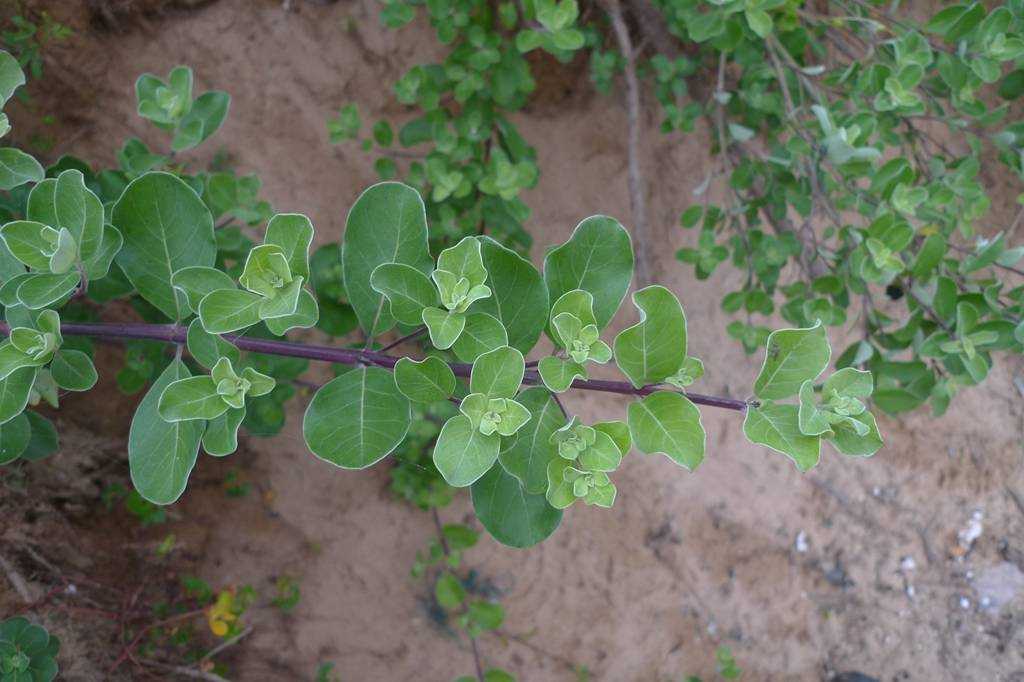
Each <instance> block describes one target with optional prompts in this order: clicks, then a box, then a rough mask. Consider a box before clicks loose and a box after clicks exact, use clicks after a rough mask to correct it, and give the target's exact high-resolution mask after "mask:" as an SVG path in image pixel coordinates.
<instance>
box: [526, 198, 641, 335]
mask: <svg viewBox="0 0 1024 682" xmlns="http://www.w3.org/2000/svg"><path fill="white" fill-rule="evenodd" d="M632 280H633V243H632V242H631V241H630V238H629V233H628V232H626V228H624V227H623V226H622V225H621V224H620V223H619V221H617V220H615V219H614V218H609V217H607V216H593V217H590V218H587V219H586V220H584V221H583V222H582V223H580V224H579V225H577V226H576V229H575V230H574V231H573V233H572V237H570V238H569V241H567V242H566V243H564V244H562V245H561V246H559V247H558V248H555V249H552V250H551V251H550V252H549V253H548V255H547V256H546V257H545V258H544V281H546V282H547V285H548V295H549V297H550V300H552V301H557V300H558V298H559V297H560V296H561V295H562V294H564V293H566V292H569V291H572V290H573V289H583V290H584V291H587V292H590V294H591V295H592V296H593V297H594V319H595V320H596V321H597V326H598V328H602V327H604V326H605V325H606V324H608V322H609V321H610V320H611V319H612V317H613V316H614V315H615V311H616V310H618V309H619V305H620V304H621V303H622V299H623V298H625V297H626V292H627V291H629V284H630V282H631V281H632Z"/></svg>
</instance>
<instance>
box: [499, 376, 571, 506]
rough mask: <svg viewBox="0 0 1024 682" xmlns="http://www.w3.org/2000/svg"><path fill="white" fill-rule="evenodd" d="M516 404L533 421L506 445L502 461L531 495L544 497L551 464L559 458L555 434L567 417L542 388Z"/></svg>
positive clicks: (520, 397)
mask: <svg viewBox="0 0 1024 682" xmlns="http://www.w3.org/2000/svg"><path fill="white" fill-rule="evenodd" d="M516 401H517V402H518V403H519V404H521V405H522V406H523V407H525V408H526V409H527V410H529V411H530V421H528V422H527V423H526V425H525V426H523V427H522V428H521V429H519V431H517V432H516V435H515V436H513V437H511V438H508V439H506V440H505V441H504V442H503V443H502V446H503V447H502V450H501V453H500V454H499V455H498V460H499V461H500V462H501V465H502V466H503V467H505V471H507V472H508V473H510V474H512V475H513V476H515V477H516V478H517V479H519V481H520V482H521V483H522V485H523V487H524V488H525V490H526V492H527V493H528V494H531V495H543V494H544V492H545V491H546V490H547V485H548V479H547V466H548V462H550V461H551V460H552V458H555V457H557V455H558V452H557V450H556V448H555V446H554V445H553V444H552V443H551V442H550V440H551V434H553V433H554V432H555V431H557V430H558V429H560V428H562V426H563V424H565V416H564V415H563V414H562V411H561V409H560V408H559V407H558V403H556V402H555V401H554V399H552V397H551V394H550V393H548V391H546V390H545V389H544V388H542V387H540V386H533V387H531V388H528V389H526V390H525V391H523V392H522V393H520V394H519V395H518V396H517V397H516Z"/></svg>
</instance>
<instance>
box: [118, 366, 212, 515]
mask: <svg viewBox="0 0 1024 682" xmlns="http://www.w3.org/2000/svg"><path fill="white" fill-rule="evenodd" d="M188 376H189V372H188V368H187V367H185V364H184V363H182V362H180V361H178V360H175V361H173V362H171V364H170V365H168V366H167V368H166V369H165V370H164V371H163V372H162V373H161V374H160V377H159V378H158V379H157V380H156V382H155V383H154V384H153V385H152V387H150V389H149V391H148V392H147V393H146V397H145V398H143V399H142V402H141V403H139V407H138V409H136V411H135V416H134V417H133V418H132V426H131V430H130V431H129V434H128V464H129V466H130V468H131V476H132V483H133V484H134V485H135V489H136V490H138V491H139V494H140V495H142V497H144V498H145V499H147V500H149V501H150V502H152V503H154V504H171V503H172V502H174V501H175V500H177V499H178V498H179V497H180V496H181V493H182V492H184V490H185V484H186V483H187V482H188V476H189V474H190V473H191V472H192V467H193V466H195V463H196V456H197V455H198V454H199V443H200V441H201V440H202V435H203V422H201V421H183V422H168V421H164V420H163V419H161V417H160V415H159V413H158V412H157V404H158V402H159V400H160V396H161V394H163V392H164V389H165V388H167V386H169V385H170V384H171V383H172V382H174V381H177V380H179V379H184V378H187V377H188Z"/></svg>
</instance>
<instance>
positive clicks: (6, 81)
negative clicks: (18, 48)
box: [0, 50, 25, 107]
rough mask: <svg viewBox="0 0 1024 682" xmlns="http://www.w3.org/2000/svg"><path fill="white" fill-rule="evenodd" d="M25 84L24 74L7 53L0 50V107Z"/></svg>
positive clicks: (15, 60) (16, 61) (16, 62)
mask: <svg viewBox="0 0 1024 682" xmlns="http://www.w3.org/2000/svg"><path fill="white" fill-rule="evenodd" d="M24 84H25V72H24V71H22V70H21V65H19V64H18V60H17V59H15V58H14V57H13V56H12V55H11V54H10V53H9V52H5V51H4V50H0V107H2V106H3V104H4V103H5V102H6V101H7V100H9V99H10V98H11V96H12V95H13V94H14V91H15V90H17V89H18V88H19V87H21V86H22V85H24Z"/></svg>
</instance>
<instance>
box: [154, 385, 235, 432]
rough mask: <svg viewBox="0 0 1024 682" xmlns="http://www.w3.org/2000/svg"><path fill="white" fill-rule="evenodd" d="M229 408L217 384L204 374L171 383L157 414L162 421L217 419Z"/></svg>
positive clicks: (159, 404)
mask: <svg viewBox="0 0 1024 682" xmlns="http://www.w3.org/2000/svg"><path fill="white" fill-rule="evenodd" d="M229 407H230V406H229V405H228V404H227V403H226V402H225V401H224V398H223V397H221V395H220V394H219V393H217V382H216V381H215V380H214V379H213V378H212V377H210V376H207V375H205V374H204V375H202V376H197V377H188V378H185V379H178V380H177V381H174V382H171V383H170V384H169V385H168V386H167V388H165V389H164V392H163V393H162V394H161V395H160V401H159V402H158V403H157V412H158V413H159V415H160V418H161V419H164V420H166V421H169V422H179V421H188V420H192V419H216V418H217V417H219V416H220V415H222V414H224V413H225V412H227V411H228V408H229Z"/></svg>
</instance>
